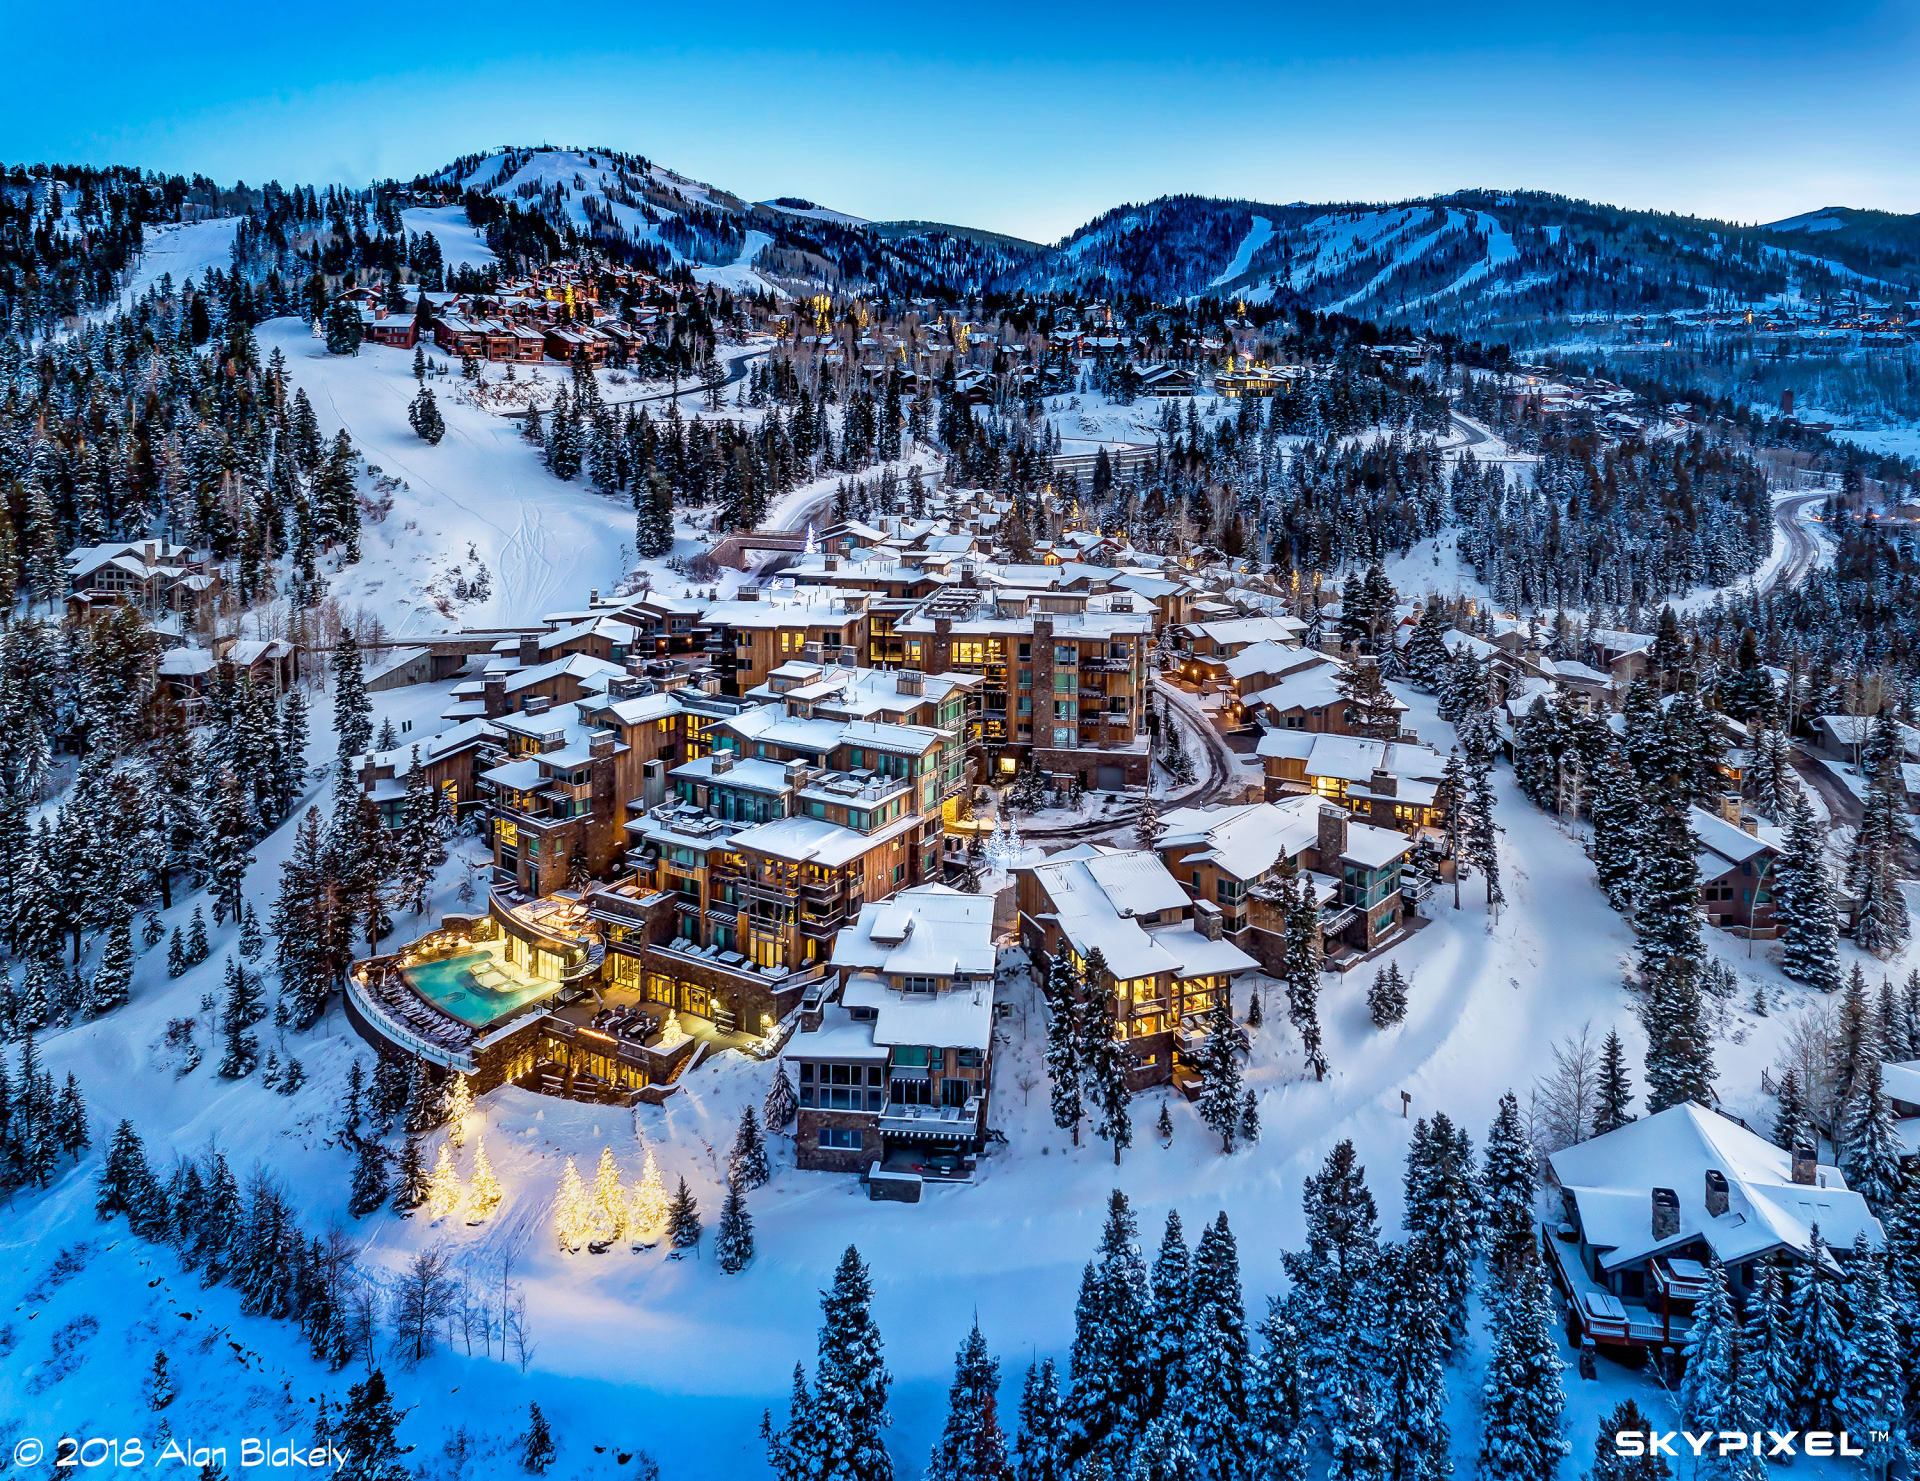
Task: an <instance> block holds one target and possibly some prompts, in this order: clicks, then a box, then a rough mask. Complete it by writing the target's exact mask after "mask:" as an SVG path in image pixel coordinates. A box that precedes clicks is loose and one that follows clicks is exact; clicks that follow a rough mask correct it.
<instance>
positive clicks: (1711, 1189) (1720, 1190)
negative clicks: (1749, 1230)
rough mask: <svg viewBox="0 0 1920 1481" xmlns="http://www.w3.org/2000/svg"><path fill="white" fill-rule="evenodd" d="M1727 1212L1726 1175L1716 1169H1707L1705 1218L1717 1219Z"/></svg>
mask: <svg viewBox="0 0 1920 1481" xmlns="http://www.w3.org/2000/svg"><path fill="white" fill-rule="evenodd" d="M1726 1211H1727V1175H1726V1174H1725V1173H1723V1172H1722V1171H1720V1169H1719V1168H1717V1167H1710V1168H1708V1169H1707V1217H1708V1218H1709V1219H1717V1218H1719V1217H1720V1215H1722V1214H1724V1213H1725V1212H1726Z"/></svg>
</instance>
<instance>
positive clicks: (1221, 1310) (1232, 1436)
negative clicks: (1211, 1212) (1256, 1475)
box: [1179, 1210, 1251, 1477]
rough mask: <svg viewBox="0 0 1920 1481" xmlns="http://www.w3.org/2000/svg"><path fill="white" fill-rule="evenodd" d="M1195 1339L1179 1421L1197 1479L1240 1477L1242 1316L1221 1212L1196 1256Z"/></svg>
mask: <svg viewBox="0 0 1920 1481" xmlns="http://www.w3.org/2000/svg"><path fill="white" fill-rule="evenodd" d="M1191 1291H1192V1299H1193V1327H1192V1339H1191V1343H1190V1346H1189V1350H1188V1355H1187V1362H1186V1365H1185V1366H1186V1372H1185V1378H1186V1393H1185V1397H1184V1402H1183V1403H1182V1404H1181V1405H1180V1409H1181V1411H1182V1417H1181V1419H1180V1421H1179V1423H1180V1428H1181V1430H1182V1431H1183V1434H1184V1437H1185V1439H1186V1441H1187V1443H1188V1444H1189V1445H1190V1446H1191V1447H1192V1450H1193V1452H1194V1456H1195V1459H1196V1460H1197V1461H1198V1463H1199V1468H1200V1469H1199V1474H1201V1475H1207V1476H1216V1477H1231V1476H1241V1475H1245V1474H1246V1472H1247V1467H1248V1463H1249V1461H1250V1459H1251V1455H1250V1446H1249V1443H1248V1441H1249V1439H1250V1436H1249V1434H1248V1428H1247V1418H1248V1408H1247V1366H1248V1358H1249V1356H1250V1354H1249V1350H1248V1343H1247V1313H1246V1302H1245V1298H1244V1297H1243V1295H1242V1293H1241V1288H1240V1251H1239V1247H1238V1245H1237V1244H1236V1243H1235V1241H1234V1237H1233V1231H1232V1229H1231V1228H1230V1227H1229V1226H1228V1224H1227V1216H1226V1213H1225V1211H1224V1210H1223V1211H1222V1212H1221V1213H1219V1214H1217V1215H1216V1216H1215V1217H1214V1221H1213V1222H1212V1223H1211V1224H1209V1225H1208V1226H1207V1227H1206V1229H1205V1230H1204V1231H1203V1232H1202V1233H1201V1235H1200V1242H1199V1244H1198V1245H1196V1246H1195V1248H1194V1252H1193V1279H1192V1285H1191Z"/></svg>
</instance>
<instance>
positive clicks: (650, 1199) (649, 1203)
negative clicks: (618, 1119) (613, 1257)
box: [627, 1147, 667, 1239]
mask: <svg viewBox="0 0 1920 1481" xmlns="http://www.w3.org/2000/svg"><path fill="white" fill-rule="evenodd" d="M666 1227H667V1185H666V1184H665V1183H663V1182H661V1181H660V1164H659V1163H657V1162H655V1161H654V1160H653V1148H651V1147H649V1148H647V1165H646V1168H645V1170H644V1171H643V1172H642V1173H641V1174H640V1181H639V1182H638V1183H636V1184H634V1188H633V1196H632V1197H631V1198H630V1199H628V1200H627V1232H628V1233H629V1234H631V1235H632V1236H633V1237H634V1238H635V1239H654V1238H658V1237H659V1234H660V1231H661V1230H662V1229H664V1228H666Z"/></svg>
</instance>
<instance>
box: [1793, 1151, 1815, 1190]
mask: <svg viewBox="0 0 1920 1481" xmlns="http://www.w3.org/2000/svg"><path fill="white" fill-rule="evenodd" d="M1819 1170H1820V1155H1819V1153H1817V1152H1815V1151H1814V1149H1813V1148H1812V1147H1811V1146H1810V1145H1809V1144H1808V1143H1806V1142H1795V1143H1794V1144H1793V1180H1794V1182H1796V1183H1801V1184H1804V1185H1805V1186H1806V1187H1809V1188H1811V1187H1812V1186H1813V1185H1814V1181H1815V1178H1816V1175H1817V1174H1818V1173H1819Z"/></svg>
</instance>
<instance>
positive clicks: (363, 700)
mask: <svg viewBox="0 0 1920 1481" xmlns="http://www.w3.org/2000/svg"><path fill="white" fill-rule="evenodd" d="M333 730H334V734H335V735H337V736H339V737H340V755H341V757H342V758H345V757H348V756H362V755H365V754H366V750H367V747H368V746H369V745H370V744H371V743H372V740H373V701H372V700H370V699H368V698H367V683H366V676H365V671H364V669H363V668H362V666H361V662H360V644H359V641H358V640H357V639H356V638H355V637H354V634H353V629H352V628H351V627H347V626H342V627H341V629H340V640H339V643H338V644H337V645H336V646H335V648H334V650H333Z"/></svg>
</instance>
